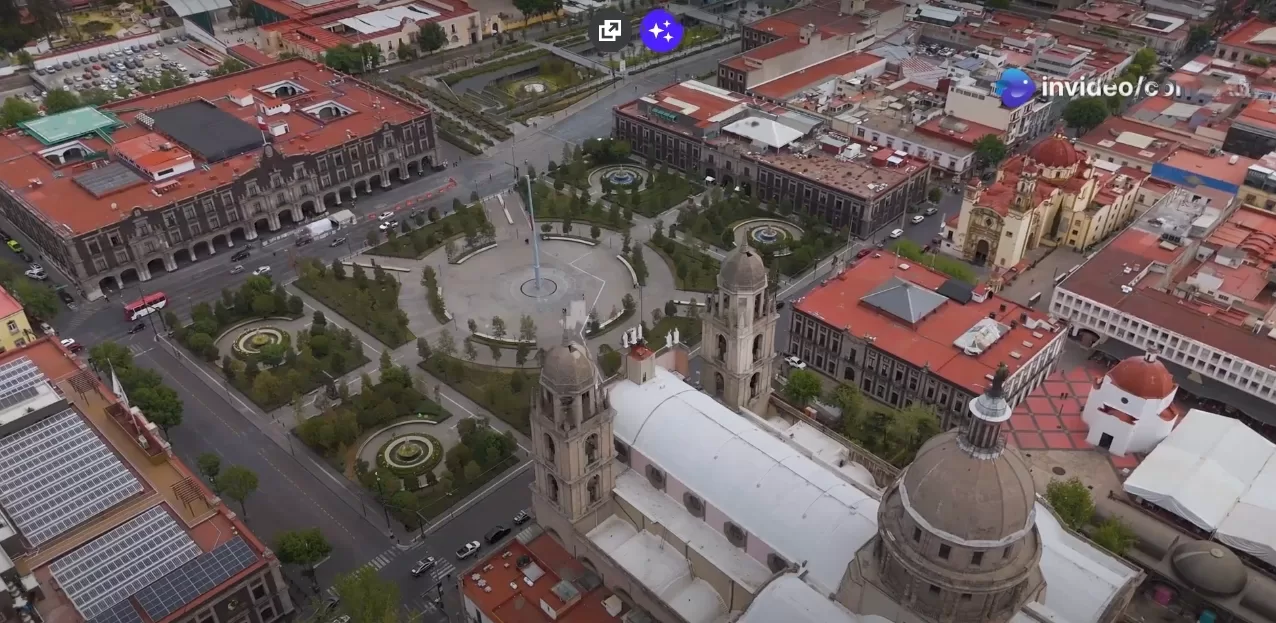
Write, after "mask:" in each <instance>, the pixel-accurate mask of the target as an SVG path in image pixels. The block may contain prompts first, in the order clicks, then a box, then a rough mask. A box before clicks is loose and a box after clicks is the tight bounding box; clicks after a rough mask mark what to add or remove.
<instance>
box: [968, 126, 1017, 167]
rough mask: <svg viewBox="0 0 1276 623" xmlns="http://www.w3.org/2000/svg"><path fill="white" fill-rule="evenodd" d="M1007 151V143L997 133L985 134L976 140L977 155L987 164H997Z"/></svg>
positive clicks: (1003, 158) (1004, 157)
mask: <svg viewBox="0 0 1276 623" xmlns="http://www.w3.org/2000/svg"><path fill="white" fill-rule="evenodd" d="M1007 153H1009V149H1007V148H1006V143H1005V142H1003V141H1002V140H1001V138H1000V137H998V136H997V135H995V134H985V135H984V136H981V137H979V139H977V140H976V141H975V157H976V158H979V160H980V161H981V162H983V163H984V164H985V165H987V166H996V165H997V164H998V163H1000V162H1001V161H1002V160H1005V159H1006V154H1007Z"/></svg>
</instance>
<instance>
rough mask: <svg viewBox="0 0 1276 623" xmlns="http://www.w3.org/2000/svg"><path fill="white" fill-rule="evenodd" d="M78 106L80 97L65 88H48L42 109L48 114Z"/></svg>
mask: <svg viewBox="0 0 1276 623" xmlns="http://www.w3.org/2000/svg"><path fill="white" fill-rule="evenodd" d="M79 107H80V97H79V96H78V95H76V94H75V93H72V92H70V91H68V90H66V89H50V90H49V92H48V93H46V94H45V96H44V110H45V111H46V112H48V113H49V114H50V115H56V114H57V113H60V112H66V111H68V110H74V109H76V108H79Z"/></svg>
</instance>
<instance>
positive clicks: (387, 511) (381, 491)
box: [377, 471, 394, 535]
mask: <svg viewBox="0 0 1276 623" xmlns="http://www.w3.org/2000/svg"><path fill="white" fill-rule="evenodd" d="M377 495H378V496H379V497H380V498H381V512H382V513H384V514H385V529H386V530H389V531H390V534H391V535H393V534H394V528H393V527H391V526H390V509H389V508H387V507H386V500H385V485H384V484H383V483H382V482H381V472H379V471H378V472H377Z"/></svg>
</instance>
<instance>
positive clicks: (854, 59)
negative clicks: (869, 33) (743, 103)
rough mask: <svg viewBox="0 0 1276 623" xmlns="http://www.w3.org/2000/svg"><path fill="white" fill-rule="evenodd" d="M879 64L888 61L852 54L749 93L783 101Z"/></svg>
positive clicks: (834, 58) (857, 53) (764, 85)
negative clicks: (806, 89) (829, 81)
mask: <svg viewBox="0 0 1276 623" xmlns="http://www.w3.org/2000/svg"><path fill="white" fill-rule="evenodd" d="M878 63H881V64H883V65H885V63H886V59H883V58H882V57H880V56H876V55H873V54H868V53H863V52H850V53H848V54H843V55H841V56H835V57H833V58H831V59H829V60H827V61H824V62H822V63H816V64H814V65H811V66H810V67H807V68H805V69H799V70H798V71H795V72H793V73H791V74H788V75H786V76H782V77H780V78H776V79H775V80H771V81H769V82H764V83H762V84H759V85H757V86H755V87H751V88H750V89H749V91H750V92H751V93H754V94H756V95H760V96H762V97H767V98H770V99H774V100H783V99H786V98H788V97H790V96H792V95H794V94H796V93H798V92H799V91H801V90H802V89H805V88H807V87H810V86H814V85H817V84H821V83H824V82H826V81H828V80H829V79H831V78H833V77H835V76H845V75H847V74H853V73H855V72H857V71H860V70H861V69H866V68H868V67H870V66H872V65H876V64H878Z"/></svg>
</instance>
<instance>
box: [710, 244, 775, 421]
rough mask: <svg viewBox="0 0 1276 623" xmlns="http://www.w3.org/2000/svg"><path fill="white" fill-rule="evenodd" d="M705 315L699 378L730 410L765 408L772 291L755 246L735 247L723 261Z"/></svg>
mask: <svg viewBox="0 0 1276 623" xmlns="http://www.w3.org/2000/svg"><path fill="white" fill-rule="evenodd" d="M707 303H708V309H707V311H706V312H705V314H704V316H703V322H704V326H703V331H702V332H701V335H703V336H704V337H703V340H704V341H703V342H702V344H703V345H704V346H703V350H702V351H701V353H702V354H701V357H702V358H703V359H704V361H705V366H704V372H703V374H702V375H701V382H702V383H703V384H704V386H705V388H706V389H707V390H708V391H709V392H710V394H711V395H713V396H714V397H715V398H717V399H718V400H720V401H722V402H723V403H724V404H726V405H727V406H728V407H730V408H731V409H732V410H735V411H739V410H740V409H748V410H750V411H753V412H754V413H762V412H764V411H765V410H766V401H767V397H768V395H769V394H770V393H771V375H773V374H774V373H775V325H776V322H777V321H778V320H779V317H780V315H779V313H778V312H776V309H775V293H774V292H773V291H771V290H770V289H769V288H768V287H767V272H766V266H765V265H763V263H762V257H761V256H760V255H758V252H757V251H755V250H753V249H752V248H750V247H748V246H740V247H737V248H736V249H735V250H734V251H732V252H731V253H730V254H728V255H727V258H726V260H724V261H723V262H722V270H721V272H719V273H718V288H717V290H715V291H714V293H713V294H712V295H710V296H709V298H708V301H707Z"/></svg>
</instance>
